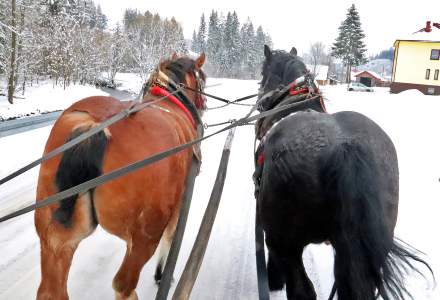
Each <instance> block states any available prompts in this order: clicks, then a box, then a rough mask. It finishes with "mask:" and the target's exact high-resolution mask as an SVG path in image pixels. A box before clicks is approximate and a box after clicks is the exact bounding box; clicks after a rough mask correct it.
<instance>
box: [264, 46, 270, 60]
mask: <svg viewBox="0 0 440 300" xmlns="http://www.w3.org/2000/svg"><path fill="white" fill-rule="evenodd" d="M264 56H266V59H270V58H271V57H272V51H271V50H270V48H269V46H268V45H264Z"/></svg>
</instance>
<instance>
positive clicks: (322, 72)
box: [306, 64, 328, 80]
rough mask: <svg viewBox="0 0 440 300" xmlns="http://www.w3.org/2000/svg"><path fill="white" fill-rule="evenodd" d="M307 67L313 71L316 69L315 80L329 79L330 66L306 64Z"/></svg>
mask: <svg viewBox="0 0 440 300" xmlns="http://www.w3.org/2000/svg"><path fill="white" fill-rule="evenodd" d="M306 66H307V69H308V70H309V71H310V72H312V73H313V70H316V71H315V73H316V74H315V80H327V74H328V66H325V65H316V66H313V65H309V64H308V65H306Z"/></svg>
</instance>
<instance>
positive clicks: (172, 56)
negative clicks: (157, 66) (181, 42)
mask: <svg viewBox="0 0 440 300" xmlns="http://www.w3.org/2000/svg"><path fill="white" fill-rule="evenodd" d="M177 58H178V56H177V53H176V51H174V52H173V54H172V55H171V59H172V60H176V59H177Z"/></svg>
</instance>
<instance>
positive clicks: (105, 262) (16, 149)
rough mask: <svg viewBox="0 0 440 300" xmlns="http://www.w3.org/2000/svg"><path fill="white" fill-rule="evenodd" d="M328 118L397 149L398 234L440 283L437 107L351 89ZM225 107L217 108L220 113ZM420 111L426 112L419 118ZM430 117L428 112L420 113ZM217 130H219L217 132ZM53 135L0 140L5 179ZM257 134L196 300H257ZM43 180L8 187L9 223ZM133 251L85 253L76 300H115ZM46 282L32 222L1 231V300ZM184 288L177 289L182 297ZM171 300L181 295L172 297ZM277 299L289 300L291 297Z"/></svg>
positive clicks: (429, 295)
mask: <svg viewBox="0 0 440 300" xmlns="http://www.w3.org/2000/svg"><path fill="white" fill-rule="evenodd" d="M219 81H220V82H223V85H222V86H219V87H216V88H213V89H211V90H210V91H209V92H211V93H213V94H216V95H220V96H223V97H227V98H231V99H232V98H236V97H240V96H244V95H247V94H251V93H253V92H255V91H256V89H257V84H256V81H239V80H223V79H216V80H212V81H211V82H209V83H208V84H212V83H217V82H219ZM326 92H327V97H328V98H329V99H330V101H329V102H328V108H329V110H330V111H331V112H333V111H338V110H342V109H344V110H357V111H360V112H363V113H365V114H366V115H368V116H370V117H372V118H373V119H374V120H375V121H376V122H378V123H379V124H380V125H381V126H382V127H383V128H384V129H385V130H386V131H387V132H388V133H389V134H390V136H391V138H392V139H393V141H394V142H395V144H396V148H397V150H398V155H399V163H400V171H401V206H400V215H399V221H398V226H397V228H396V233H397V235H398V236H399V237H401V238H403V239H404V240H405V241H407V242H409V243H411V244H412V245H414V246H415V247H417V248H419V249H420V250H422V251H424V252H426V254H427V259H428V261H429V262H430V263H431V265H432V266H433V268H434V271H437V273H440V248H439V247H440V246H439V245H438V244H437V241H438V238H437V236H438V234H436V229H438V228H440V220H439V218H437V214H438V212H439V211H440V210H439V208H440V205H439V204H438V202H437V201H438V199H439V196H440V188H439V186H440V183H439V182H438V179H439V176H440V170H439V166H440V156H439V155H438V154H439V153H440V142H439V141H438V140H437V139H436V136H437V135H438V133H437V130H438V128H440V120H438V119H439V118H437V117H436V114H437V112H438V111H439V108H440V101H438V100H439V99H438V97H427V96H421V95H419V94H417V93H411V92H409V93H406V94H400V95H389V94H387V93H385V92H384V91H377V92H375V93H368V94H366V93H365V94H364V93H349V92H347V91H345V90H344V89H343V88H342V87H330V88H328V89H327V91H326ZM217 104H218V103H215V102H212V101H211V103H210V105H211V106H216V105H217ZM413 107H417V109H415V108H413ZM421 107H424V108H421ZM247 110H248V108H246V107H228V108H226V109H220V110H212V111H210V112H208V113H206V115H205V117H204V120H205V122H207V123H216V122H221V121H224V120H226V119H232V118H237V117H239V116H242V115H243V114H244V113H246V112H247ZM211 130H216V128H214V129H210V130H209V131H211ZM49 131H50V128H49V127H45V128H40V129H37V130H33V131H29V132H26V133H22V134H19V135H15V136H10V137H5V138H1V139H0V154H1V155H0V176H3V175H5V174H8V173H9V172H10V171H13V170H14V169H16V168H18V167H20V166H23V165H24V164H25V163H28V162H30V161H31V160H33V159H35V158H37V157H38V156H39V155H41V153H42V149H43V147H44V143H45V141H46V139H47V136H48V134H49ZM225 137H226V133H225V134H222V135H219V136H216V137H214V138H212V139H209V140H207V141H205V142H204V143H203V145H202V151H203V165H202V171H201V174H200V176H199V177H198V178H197V180H196V186H195V190H194V197H193V203H192V206H191V211H190V215H189V219H188V225H187V231H186V233H185V237H184V241H183V245H182V251H181V255H180V257H179V260H178V263H177V267H176V274H175V278H178V277H179V274H180V273H181V271H182V269H183V267H184V264H185V262H186V259H187V257H188V254H189V252H190V250H191V246H192V243H193V241H194V238H195V236H196V234H197V230H198V226H199V224H200V221H201V218H202V214H203V212H204V209H205V207H206V204H207V201H208V199H209V195H210V193H211V188H212V185H213V183H214V180H215V175H216V171H217V167H218V163H219V159H220V155H221V149H222V147H223V143H224V139H225ZM252 148H253V127H244V128H240V129H239V130H237V132H236V136H235V139H234V143H233V146H232V152H231V157H230V163H229V169H228V176H227V178H226V183H225V188H224V192H223V197H222V201H221V203H220V207H219V211H218V215H217V220H216V222H215V225H214V228H213V232H212V236H211V240H210V242H209V245H208V249H207V252H206V255H205V259H204V262H203V264H202V268H201V271H200V275H199V278H198V279H197V282H196V284H195V286H194V289H193V294H192V297H191V299H257V286H256V270H255V258H254V234H253V227H254V204H255V200H254V198H253V183H252V180H251V174H252V169H253V162H252V150H253V149H252ZM36 179H37V170H32V171H30V172H29V173H28V174H25V175H23V176H22V177H19V178H17V179H15V180H13V181H12V182H10V183H8V184H5V185H4V186H0V215H4V214H5V213H6V212H7V211H10V210H12V209H15V208H18V207H21V206H23V205H24V204H29V203H32V202H33V201H34V197H35V182H36ZM124 251H125V245H124V243H123V242H122V241H120V240H118V238H116V237H114V236H112V235H109V234H108V233H106V232H105V231H103V230H102V229H100V228H98V229H97V230H96V232H95V233H94V234H93V235H92V236H91V237H89V238H87V239H86V240H85V241H83V242H82V243H81V244H80V246H79V249H78V250H77V252H76V254H75V257H74V261H73V264H72V269H71V272H70V277H69V284H68V286H69V293H70V297H71V299H85V300H87V299H90V300H92V299H113V290H112V288H111V281H112V278H113V276H114V274H115V273H116V271H117V268H118V267H119V264H120V263H121V261H122V258H123V255H124ZM304 260H305V263H306V267H307V271H308V273H309V274H310V276H311V278H312V281H313V282H314V284H315V288H316V291H317V294H318V298H319V299H327V297H328V294H329V292H330V289H331V285H332V275H331V270H332V263H333V258H332V250H331V247H330V246H325V245H313V246H311V247H308V249H307V250H306V252H305V254H304ZM155 264H156V261H155V258H153V259H152V260H151V261H150V262H149V263H148V264H147V265H146V266H145V268H144V270H143V272H142V275H141V280H140V283H139V285H138V289H137V292H138V294H139V297H140V299H153V298H154V295H155V292H156V290H157V288H156V286H155V285H154V282H153V270H154V267H155ZM39 277H40V271H39V243H38V238H37V235H36V232H35V229H34V226H33V214H28V215H26V216H23V217H20V218H18V219H15V220H11V221H8V222H6V223H4V224H0V299H34V298H35V294H36V289H37V287H38V282H39ZM408 285H409V286H410V287H411V290H413V291H414V295H415V299H417V300H425V299H426V300H428V299H429V300H434V299H435V300H438V299H440V292H439V289H433V288H432V286H429V285H427V284H426V282H425V281H423V280H420V279H417V278H416V277H411V278H409V279H408ZM174 287H175V284H174V285H173V286H172V289H174ZM171 294H172V291H171ZM272 299H285V297H284V293H282V292H281V293H276V294H273V295H272Z"/></svg>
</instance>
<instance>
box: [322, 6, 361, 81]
mask: <svg viewBox="0 0 440 300" xmlns="http://www.w3.org/2000/svg"><path fill="white" fill-rule="evenodd" d="M364 37H365V34H364V33H363V30H362V28H361V22H360V18H359V14H358V12H357V10H356V7H355V6H354V4H353V5H352V6H351V7H350V8H349V10H348V13H347V18H346V19H345V20H344V21H343V22H342V24H341V26H339V36H338V37H337V38H336V41H335V42H334V44H333V47H332V53H331V54H332V55H333V56H334V57H336V58H340V59H342V61H343V63H344V65H345V66H346V82H347V83H349V82H350V81H351V76H350V73H351V68H352V66H358V65H360V64H363V63H365V62H366V57H365V52H366V48H365V44H364V42H363V40H362V39H363V38H364Z"/></svg>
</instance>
